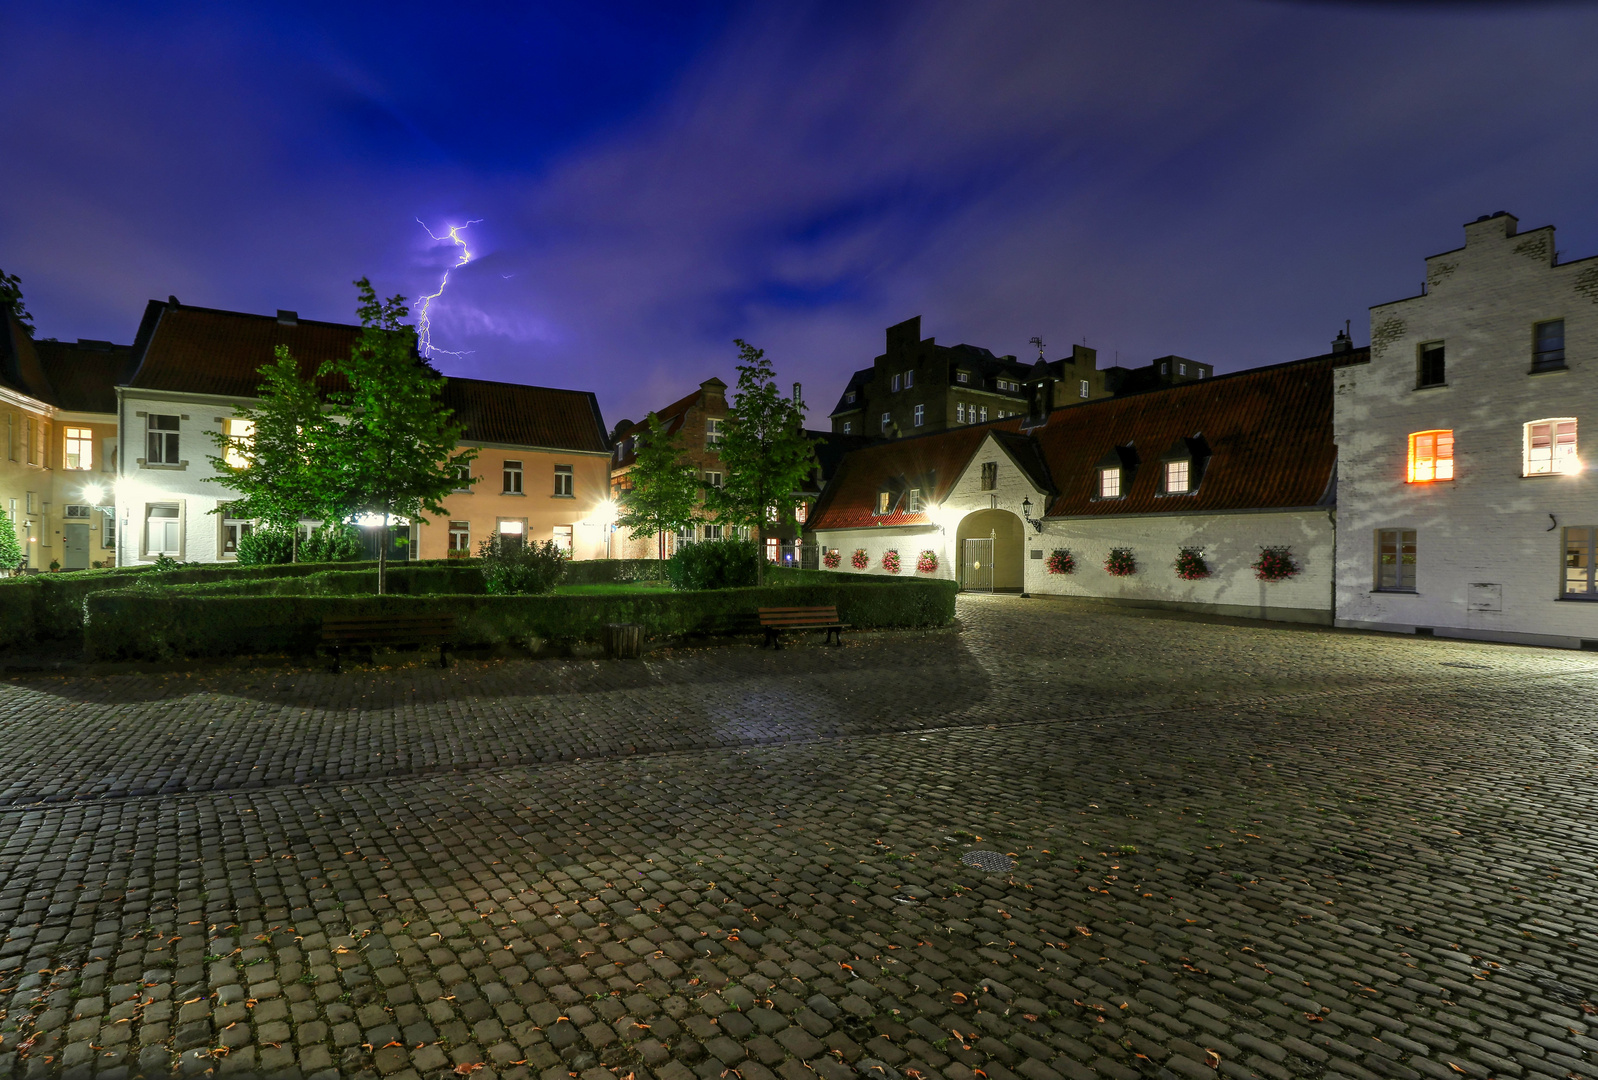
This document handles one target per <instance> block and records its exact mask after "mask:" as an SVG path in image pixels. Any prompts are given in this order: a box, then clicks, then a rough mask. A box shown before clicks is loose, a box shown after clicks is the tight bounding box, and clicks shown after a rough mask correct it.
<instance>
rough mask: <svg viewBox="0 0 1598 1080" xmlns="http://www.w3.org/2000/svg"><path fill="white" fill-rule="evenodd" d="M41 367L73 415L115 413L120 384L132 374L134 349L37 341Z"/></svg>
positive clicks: (98, 343)
mask: <svg viewBox="0 0 1598 1080" xmlns="http://www.w3.org/2000/svg"><path fill="white" fill-rule="evenodd" d="M33 347H34V348H35V349H36V350H37V351H38V353H39V363H40V365H41V366H42V367H43V368H44V372H45V375H46V376H47V377H48V378H49V380H50V386H51V388H53V389H54V390H55V404H56V405H58V406H60V407H61V408H63V409H66V410H67V411H69V412H91V413H114V412H116V411H117V389H116V388H117V384H118V383H120V382H122V381H123V380H125V379H126V378H127V377H128V374H129V373H130V371H131V370H132V366H133V365H132V361H133V347H132V346H131V345H113V344H111V343H110V342H109V341H83V340H79V341H78V342H77V343H76V344H74V343H72V342H69V341H36V342H34V343H33Z"/></svg>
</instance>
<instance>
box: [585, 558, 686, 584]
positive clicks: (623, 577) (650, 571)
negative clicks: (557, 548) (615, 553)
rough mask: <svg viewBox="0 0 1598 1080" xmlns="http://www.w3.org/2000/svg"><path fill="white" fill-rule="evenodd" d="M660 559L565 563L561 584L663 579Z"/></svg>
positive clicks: (664, 567)
mask: <svg viewBox="0 0 1598 1080" xmlns="http://www.w3.org/2000/svg"><path fill="white" fill-rule="evenodd" d="M665 580H666V563H665V561H663V560H661V559H581V560H577V561H574V562H569V563H567V564H566V573H565V574H564V575H563V576H562V577H561V579H560V583H561V584H562V585H610V584H616V583H620V584H625V583H627V582H629V581H665Z"/></svg>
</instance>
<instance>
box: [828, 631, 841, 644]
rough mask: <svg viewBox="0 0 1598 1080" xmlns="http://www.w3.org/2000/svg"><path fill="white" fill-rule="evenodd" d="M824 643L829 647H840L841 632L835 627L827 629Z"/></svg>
mask: <svg viewBox="0 0 1598 1080" xmlns="http://www.w3.org/2000/svg"><path fill="white" fill-rule="evenodd" d="M825 643H826V644H829V645H842V644H843V631H842V630H839V629H838V628H837V627H832V628H830V629H828V631H827V637H826V642H825Z"/></svg>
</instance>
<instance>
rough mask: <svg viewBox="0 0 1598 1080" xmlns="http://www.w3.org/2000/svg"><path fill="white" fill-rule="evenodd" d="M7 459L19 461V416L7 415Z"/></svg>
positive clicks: (14, 414)
mask: <svg viewBox="0 0 1598 1080" xmlns="http://www.w3.org/2000/svg"><path fill="white" fill-rule="evenodd" d="M6 457H7V459H9V460H11V461H15V460H17V414H16V413H13V412H8V413H6Z"/></svg>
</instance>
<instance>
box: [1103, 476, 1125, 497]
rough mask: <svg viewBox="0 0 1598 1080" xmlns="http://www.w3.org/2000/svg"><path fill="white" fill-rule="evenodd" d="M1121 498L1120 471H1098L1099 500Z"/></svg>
mask: <svg viewBox="0 0 1598 1080" xmlns="http://www.w3.org/2000/svg"><path fill="white" fill-rule="evenodd" d="M1120 497H1121V470H1120V469H1100V470H1099V498H1101V499H1119V498H1120Z"/></svg>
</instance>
